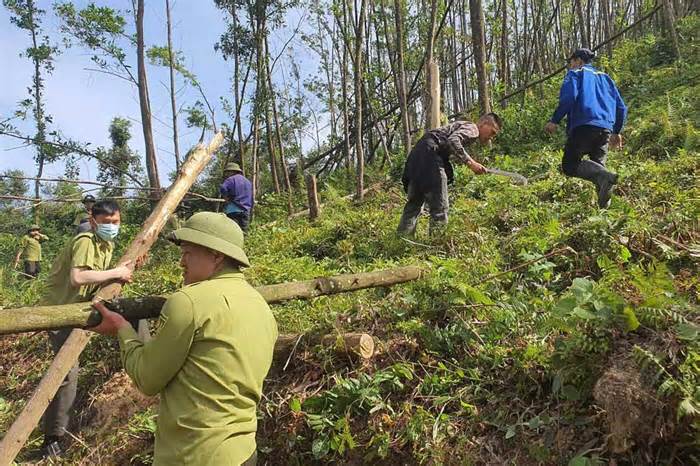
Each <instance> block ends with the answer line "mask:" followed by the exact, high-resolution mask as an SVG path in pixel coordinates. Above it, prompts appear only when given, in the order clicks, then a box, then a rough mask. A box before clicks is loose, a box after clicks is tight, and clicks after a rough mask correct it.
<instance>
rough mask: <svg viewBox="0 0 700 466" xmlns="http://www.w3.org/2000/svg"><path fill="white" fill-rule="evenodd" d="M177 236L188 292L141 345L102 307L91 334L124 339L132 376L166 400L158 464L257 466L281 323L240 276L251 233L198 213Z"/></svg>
mask: <svg viewBox="0 0 700 466" xmlns="http://www.w3.org/2000/svg"><path fill="white" fill-rule="evenodd" d="M170 239H171V240H172V241H173V242H175V243H176V244H178V245H179V246H180V248H181V251H182V258H181V260H180V265H181V266H182V268H183V277H184V282H185V286H184V287H183V288H181V289H180V290H179V291H177V292H176V293H174V294H172V295H171V296H170V297H169V298H168V300H167V301H166V303H165V305H164V306H163V310H162V312H161V315H160V323H161V325H160V329H159V331H158V334H157V335H156V336H155V337H154V338H153V339H152V340H151V341H149V342H147V343H144V342H142V341H141V340H140V339H139V338H138V336H137V335H136V332H134V330H133V328H131V326H130V325H129V323H128V322H127V321H126V320H124V318H123V317H122V316H121V315H120V314H118V313H116V312H111V311H109V310H108V309H107V308H106V307H105V306H104V305H103V304H102V303H95V304H94V306H95V308H96V309H97V310H98V311H99V312H100V314H101V315H102V322H101V323H100V325H98V326H97V327H94V328H92V329H90V330H93V331H95V332H98V333H101V334H103V335H114V336H117V337H118V339H119V347H120V349H121V356H122V362H123V363H124V369H125V370H126V373H127V374H129V377H131V379H132V380H133V381H134V383H135V384H136V386H137V387H138V388H139V390H141V391H142V392H143V393H145V394H146V395H155V394H159V395H160V406H159V408H158V421H157V422H158V424H157V429H156V441H155V450H154V456H153V464H154V465H156V466H157V465H185V464H192V465H195V464H196V465H211V466H218V465H227V466H228V465H240V464H243V465H245V466H252V465H254V464H255V463H256V458H257V454H256V444H255V432H256V430H257V416H256V408H257V404H258V402H259V401H260V398H261V396H262V385H263V380H264V379H265V376H266V375H267V372H268V370H269V369H270V365H271V363H272V354H273V349H274V345H275V341H276V340H277V324H276V322H275V318H274V316H273V314H272V311H271V310H270V308H269V306H268V305H267V303H266V302H265V300H264V299H263V297H262V296H260V294H259V293H258V292H257V291H256V290H255V289H254V288H253V287H252V286H251V285H250V284H249V283H248V282H247V281H246V279H245V277H244V275H243V273H242V272H241V269H242V268H244V267H248V266H249V265H250V263H249V261H248V257H247V256H246V254H245V251H244V250H243V232H242V231H241V228H240V227H239V226H238V225H237V224H236V223H235V222H234V221H233V220H231V219H229V218H227V217H226V216H225V215H223V214H216V213H213V212H199V213H196V214H194V215H193V216H192V217H190V218H189V219H188V220H187V221H186V222H185V224H184V225H183V226H182V228H179V229H177V230H175V231H174V232H172V233H171V235H170Z"/></svg>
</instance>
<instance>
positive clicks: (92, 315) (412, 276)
mask: <svg viewBox="0 0 700 466" xmlns="http://www.w3.org/2000/svg"><path fill="white" fill-rule="evenodd" d="M422 273H423V271H422V269H420V268H419V267H415V266H406V267H397V268H394V269H386V270H378V271H374V272H365V273H354V274H345V275H336V276H333V277H321V278H315V279H313V280H305V281H300V282H290V283H280V284H277V285H266V286H261V287H258V288H257V290H258V292H259V293H260V294H261V295H262V296H263V298H265V301H267V302H268V303H270V304H274V303H279V302H282V301H288V300H290V299H311V298H315V297H317V296H323V295H332V294H337V293H345V292H349V291H357V290H362V289H365V288H374V287H380V286H391V285H396V284H398V283H405V282H409V281H412V280H417V279H419V278H420V277H421V275H422ZM166 299H167V296H145V297H140V298H118V299H114V300H112V301H110V302H108V306H109V307H110V308H111V309H113V310H115V311H117V312H119V313H121V314H122V315H124V317H126V318H127V319H129V320H132V319H147V318H153V317H158V315H159V314H160V310H161V308H162V307H163V304H164V303H165V300H166ZM99 321H100V316H99V313H98V312H97V311H95V310H94V309H93V308H92V306H91V304H90V303H89V302H85V303H75V304H62V305H56V306H37V307H20V308H15V309H4V310H2V311H0V335H6V334H11V333H19V332H33V331H37V330H51V329H57V328H65V327H78V328H84V327H92V326H94V325H97V324H98V323H99Z"/></svg>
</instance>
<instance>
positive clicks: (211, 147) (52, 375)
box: [0, 132, 224, 466]
mask: <svg viewBox="0 0 700 466" xmlns="http://www.w3.org/2000/svg"><path fill="white" fill-rule="evenodd" d="M223 138H224V136H223V133H220V132H219V133H217V134H216V135H214V137H213V139H212V140H211V142H210V143H209V144H208V145H204V144H200V145H199V146H197V147H196V148H195V149H194V150H193V151H192V152H191V153H190V155H189V157H188V158H187V161H186V162H185V163H184V164H183V165H182V168H181V169H180V172H179V174H178V177H177V179H176V180H175V181H174V182H173V184H172V185H171V186H170V188H169V189H168V191H167V192H166V193H165V195H164V196H163V197H162V198H161V200H160V201H159V202H158V204H157V205H156V206H155V207H154V209H153V211H152V212H151V214H150V215H149V216H148V218H147V219H146V221H145V222H144V223H143V226H142V227H141V230H140V231H139V233H138V234H137V235H136V237H135V238H134V240H133V241H132V242H131V243H130V244H129V247H128V248H127V249H126V251H125V252H124V255H123V256H122V257H121V259H120V260H119V262H118V264H119V265H125V264H126V263H128V262H129V261H132V265H131V267H134V266H135V264H138V263H139V259H141V258H143V257H144V256H145V255H146V254H147V253H148V251H149V249H150V248H151V246H152V245H153V243H154V242H155V241H156V239H157V238H158V234H159V233H160V231H161V230H162V229H163V226H165V223H166V222H167V220H168V218H169V217H170V215H171V214H172V213H173V212H174V211H175V208H176V207H177V205H178V204H179V203H180V201H182V198H183V197H184V196H185V194H186V193H187V192H188V191H189V190H190V188H191V187H192V184H193V183H194V182H195V180H196V179H197V176H198V175H199V174H200V173H201V172H202V170H203V169H204V167H205V166H206V165H207V163H208V162H209V160H211V157H212V155H213V154H214V152H215V151H216V150H217V149H218V148H219V147H220V146H221V143H222V142H223ZM121 289H122V285H121V283H111V284H108V285H106V286H104V287H102V288H100V289H99V290H98V292H97V294H96V297H95V299H99V300H105V301H107V300H110V299H114V298H115V297H117V296H118V295H119V293H120V292H121ZM90 336H91V335H90V333H88V332H85V331H83V330H80V329H75V330H73V331H72V332H71V334H70V336H69V337H68V339H67V340H66V342H65V343H64V344H63V346H62V347H61V349H60V350H59V352H58V354H56V358H55V359H54V360H53V362H52V363H51V366H49V369H48V371H47V373H46V374H45V375H44V377H43V378H42V379H41V382H40V383H39V386H38V387H37V389H36V391H35V392H34V394H33V395H32V397H31V398H30V399H29V401H28V402H27V404H26V405H25V407H24V409H23V410H22V412H21V413H20V415H19V417H18V418H17V419H16V420H15V422H14V423H13V424H12V425H11V426H10V428H9V430H8V431H7V433H6V434H5V436H4V437H3V439H2V442H0V466H5V465H9V464H11V463H12V461H13V460H14V459H15V457H16V456H17V453H19V451H20V449H21V448H22V446H23V445H24V443H25V442H26V441H27V438H29V435H30V434H31V432H32V430H34V427H35V426H36V425H37V423H38V422H39V419H40V418H41V416H42V415H43V414H44V411H45V410H46V408H47V406H48V405H49V403H50V402H51V400H52V399H53V397H54V395H55V394H56V391H57V390H58V387H59V386H60V385H61V383H62V381H63V379H64V378H65V377H66V375H67V374H68V371H70V369H71V367H73V365H74V364H75V363H76V361H77V360H78V357H79V356H80V353H81V352H82V351H83V349H84V348H85V346H86V345H87V344H88V342H89V341H90Z"/></svg>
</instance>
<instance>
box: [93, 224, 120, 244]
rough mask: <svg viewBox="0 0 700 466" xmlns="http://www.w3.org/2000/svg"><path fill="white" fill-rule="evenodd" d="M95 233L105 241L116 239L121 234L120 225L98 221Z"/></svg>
mask: <svg viewBox="0 0 700 466" xmlns="http://www.w3.org/2000/svg"><path fill="white" fill-rule="evenodd" d="M95 234H96V235H97V236H99V237H100V238H102V239H103V240H105V241H114V238H116V237H117V235H118V234H119V225H114V224H112V223H98V224H97V229H96V230H95Z"/></svg>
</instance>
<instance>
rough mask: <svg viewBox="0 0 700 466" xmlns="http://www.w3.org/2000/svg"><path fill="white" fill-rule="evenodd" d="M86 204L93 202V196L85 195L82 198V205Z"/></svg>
mask: <svg viewBox="0 0 700 466" xmlns="http://www.w3.org/2000/svg"><path fill="white" fill-rule="evenodd" d="M86 202H95V196H93V195H92V194H86V195H85V196H84V197H83V204H85V203H86Z"/></svg>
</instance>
